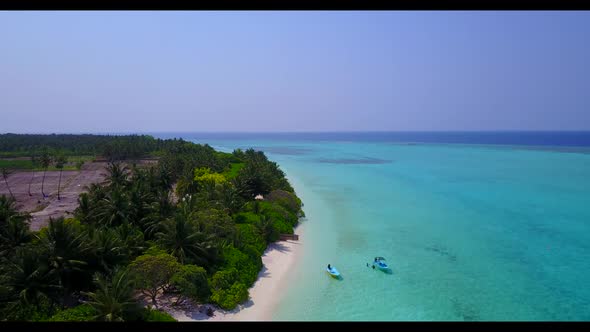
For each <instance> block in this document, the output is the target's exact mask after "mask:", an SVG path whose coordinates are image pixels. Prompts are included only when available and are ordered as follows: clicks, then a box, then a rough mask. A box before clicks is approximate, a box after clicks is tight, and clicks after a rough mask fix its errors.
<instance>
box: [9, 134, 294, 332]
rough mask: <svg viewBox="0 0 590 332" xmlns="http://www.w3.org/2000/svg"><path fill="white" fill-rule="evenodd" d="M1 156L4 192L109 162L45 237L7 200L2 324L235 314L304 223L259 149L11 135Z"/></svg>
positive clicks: (142, 138)
mask: <svg viewBox="0 0 590 332" xmlns="http://www.w3.org/2000/svg"><path fill="white" fill-rule="evenodd" d="M0 151H1V152H2V156H1V157H3V158H8V157H11V158H12V159H10V160H11V163H12V164H11V163H10V162H9V160H8V159H6V160H4V161H5V164H4V165H2V166H3V167H2V168H3V172H2V175H3V180H4V181H5V180H6V177H7V176H8V175H9V174H11V173H12V172H15V171H23V169H24V170H28V171H30V172H34V171H35V169H39V170H42V171H43V170H44V171H47V169H48V168H49V169H55V170H59V171H60V173H61V171H63V170H64V165H65V168H66V169H67V168H68V167H70V166H68V165H69V164H71V163H72V162H71V160H78V161H81V162H82V163H83V162H84V160H92V159H95V160H98V159H100V160H105V161H106V167H105V168H104V174H105V176H104V180H103V181H101V182H97V183H92V184H91V185H89V186H87V188H85V190H84V192H82V193H81V194H80V195H79V197H78V201H77V203H78V204H77V208H76V209H75V210H74V211H71V212H72V213H71V214H69V215H67V216H61V217H57V218H50V219H49V221H48V223H47V225H46V226H44V227H42V228H40V229H39V230H38V231H37V230H31V229H30V227H29V226H30V225H29V224H30V221H31V214H30V213H29V212H28V211H22V210H21V209H18V208H17V203H16V201H15V199H14V196H13V194H12V193H13V191H10V194H9V195H2V196H0V317H2V319H4V320H9V321H174V318H172V317H171V316H170V315H168V314H167V313H165V312H163V311H160V310H158V309H159V306H160V303H159V300H160V298H161V297H162V296H173V297H174V299H175V300H174V301H175V303H181V302H183V301H189V300H190V301H193V302H195V303H211V304H214V305H216V306H218V307H219V308H223V309H226V310H229V309H233V308H235V307H236V306H237V305H238V304H240V303H243V302H244V301H246V300H247V299H248V289H249V288H250V287H251V286H252V285H253V283H254V282H255V281H256V279H257V276H258V273H259V271H260V270H261V268H262V260H261V255H262V254H263V252H264V251H265V249H266V247H267V245H268V244H270V243H272V242H274V241H277V240H278V239H279V236H280V234H292V233H293V228H294V226H296V225H297V223H298V220H299V218H300V217H302V216H303V212H302V209H301V207H302V203H301V200H300V199H299V198H298V197H297V196H296V195H295V193H294V190H293V188H292V187H291V185H290V184H289V182H288V181H287V179H286V178H285V174H284V173H283V171H281V169H280V168H279V167H278V165H277V164H276V163H275V162H272V161H270V160H268V159H267V157H266V156H265V154H264V153H263V152H261V151H255V150H253V149H249V150H246V151H242V150H239V149H237V150H234V151H233V153H223V152H218V151H215V150H214V149H213V148H212V147H210V146H209V145H200V144H194V143H191V142H188V141H184V140H182V139H156V138H153V137H151V136H147V135H128V136H102V135H17V134H5V135H0ZM146 159H149V160H150V161H151V162H142V160H146ZM68 161H70V162H68ZM19 163H20V164H19ZM31 165H33V166H31ZM35 165H37V166H36V167H34V166H35ZM29 166H30V167H29ZM71 167H76V166H74V165H72V166H71ZM78 167H79V164H78ZM43 181H44V179H43ZM59 181H60V183H61V182H62V178H61V175H60V178H59ZM5 184H6V185H7V186H8V185H9V182H8V181H6V183H5ZM58 188H59V186H58ZM29 190H30V189H29ZM43 190H48V189H47V187H46V186H45V187H43ZM33 194H36V193H33ZM29 195H32V193H29ZM58 195H59V194H58ZM259 195H262V197H264V199H263V200H260V199H255V197H257V196H258V197H260V196H259ZM45 196H46V193H45V192H44V193H43V197H45Z"/></svg>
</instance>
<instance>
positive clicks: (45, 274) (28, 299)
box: [2, 247, 61, 305]
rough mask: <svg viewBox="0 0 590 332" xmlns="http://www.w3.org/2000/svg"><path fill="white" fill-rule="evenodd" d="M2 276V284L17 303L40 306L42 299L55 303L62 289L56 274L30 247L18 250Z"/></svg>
mask: <svg viewBox="0 0 590 332" xmlns="http://www.w3.org/2000/svg"><path fill="white" fill-rule="evenodd" d="M2 275H3V276H4V278H3V282H2V284H3V286H5V287H6V288H7V289H8V292H9V294H11V295H10V297H11V298H12V299H13V302H16V303H19V302H20V303H22V304H36V305H39V303H40V302H41V300H42V299H50V300H52V301H53V300H54V299H56V296H57V295H58V294H59V290H60V288H61V287H60V285H59V280H58V278H57V276H56V275H55V273H53V271H52V270H51V269H50V268H49V267H48V266H47V264H46V262H45V261H44V260H43V259H42V256H40V255H39V253H38V252H36V251H35V250H34V249H32V248H30V247H24V248H20V249H18V250H17V251H16V254H15V255H14V256H13V257H11V258H10V260H8V262H7V264H6V269H5V271H3V274H2Z"/></svg>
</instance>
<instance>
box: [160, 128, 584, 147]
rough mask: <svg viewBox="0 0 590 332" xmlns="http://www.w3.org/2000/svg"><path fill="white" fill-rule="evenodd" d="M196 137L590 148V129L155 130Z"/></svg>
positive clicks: (161, 134) (164, 135) (168, 135)
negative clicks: (418, 130) (413, 130)
mask: <svg viewBox="0 0 590 332" xmlns="http://www.w3.org/2000/svg"><path fill="white" fill-rule="evenodd" d="M154 136H157V137H161V138H173V137H184V138H192V139H196V140H201V139H211V140H219V139H225V140H234V141H236V140H252V139H261V140H268V139H272V140H282V141H293V140H295V141H336V142H342V141H344V142H346V141H348V142H392V143H443V144H446V143H453V144H479V145H496V144H499V145H514V146H540V147H590V131H493V132H492V131H489V132H330V133H313V132H310V133H155V134H154Z"/></svg>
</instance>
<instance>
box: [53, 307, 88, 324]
mask: <svg viewBox="0 0 590 332" xmlns="http://www.w3.org/2000/svg"><path fill="white" fill-rule="evenodd" d="M94 316H95V312H94V308H92V306H90V305H89V304H82V305H79V306H76V307H73V308H69V309H66V310H60V311H58V312H57V313H56V314H55V315H53V316H51V317H50V318H49V319H48V320H47V321H50V322H85V321H91V320H92V318H93V317H94Z"/></svg>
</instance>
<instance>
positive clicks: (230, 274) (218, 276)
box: [211, 268, 238, 290]
mask: <svg viewBox="0 0 590 332" xmlns="http://www.w3.org/2000/svg"><path fill="white" fill-rule="evenodd" d="M237 279H238V270H236V269H233V268H230V269H227V270H221V271H217V272H215V274H214V275H213V277H211V288H212V289H214V290H220V289H224V288H229V287H230V286H231V285H232V284H233V283H234V282H235V281H236V280H237Z"/></svg>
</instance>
